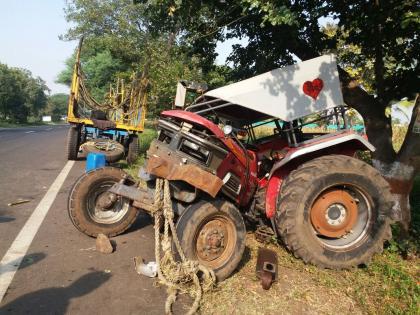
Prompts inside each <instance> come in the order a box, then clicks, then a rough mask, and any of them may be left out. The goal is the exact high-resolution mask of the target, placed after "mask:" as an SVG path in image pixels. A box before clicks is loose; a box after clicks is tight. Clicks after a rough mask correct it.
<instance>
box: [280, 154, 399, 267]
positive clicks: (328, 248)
mask: <svg viewBox="0 0 420 315" xmlns="http://www.w3.org/2000/svg"><path fill="white" fill-rule="evenodd" d="M392 206H393V202H392V198H391V194H390V190H389V186H388V184H387V182H386V181H385V179H384V178H383V177H382V176H381V175H380V173H379V172H378V171H377V170H375V169H374V168H373V167H371V166H370V165H368V164H366V163H364V162H362V161H360V160H357V159H354V158H351V157H348V156H343V155H329V156H324V157H320V158H317V159H314V160H312V161H309V162H307V163H304V164H302V165H301V166H300V167H299V168H297V169H296V170H294V171H292V172H291V173H290V175H289V176H288V177H287V179H286V180H285V181H284V183H283V185H282V187H281V192H280V195H279V199H278V207H277V209H278V210H277V215H276V225H277V229H278V231H279V234H280V235H281V237H282V239H283V241H284V243H285V245H286V246H287V248H288V249H289V250H290V251H291V252H292V253H293V254H294V255H295V256H296V257H300V258H302V259H303V260H304V261H305V262H307V263H311V264H314V265H316V266H319V267H323V268H331V269H347V268H350V267H353V266H358V265H361V264H367V263H369V261H370V260H371V258H372V256H373V255H374V254H375V253H380V252H382V249H383V243H384V241H385V240H388V239H390V237H391V229H390V219H389V213H390V211H391V208H392Z"/></svg>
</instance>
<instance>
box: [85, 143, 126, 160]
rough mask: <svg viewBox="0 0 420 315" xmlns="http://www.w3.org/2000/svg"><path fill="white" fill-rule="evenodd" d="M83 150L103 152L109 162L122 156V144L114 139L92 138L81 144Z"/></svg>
mask: <svg viewBox="0 0 420 315" xmlns="http://www.w3.org/2000/svg"><path fill="white" fill-rule="evenodd" d="M83 150H84V151H85V152H86V155H87V154H88V153H103V154H105V159H106V161H107V162H109V163H114V162H117V161H119V160H120V159H121V158H122V157H123V156H124V146H123V145H122V144H121V143H119V142H117V141H114V140H111V139H106V138H99V139H92V140H89V141H88V142H85V143H84V144H83Z"/></svg>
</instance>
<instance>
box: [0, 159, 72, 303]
mask: <svg viewBox="0 0 420 315" xmlns="http://www.w3.org/2000/svg"><path fill="white" fill-rule="evenodd" d="M73 164H74V161H68V162H67V164H66V165H65V166H64V168H63V169H62V170H61V172H60V174H58V176H57V178H56V179H55V181H54V183H53V184H52V185H51V186H50V188H49V189H48V191H47V193H46V194H45V196H44V198H42V200H41V201H40V202H39V204H38V206H37V207H36V208H35V210H34V212H33V213H32V215H31V216H30V217H29V219H28V221H26V223H25V225H24V227H23V228H22V230H20V232H19V234H18V236H16V239H15V240H14V241H13V243H12V245H11V246H10V248H9V250H8V251H7V253H6V255H4V257H3V259H2V260H1V262H0V303H1V301H2V300H3V297H4V295H5V293H6V291H7V288H8V287H9V285H10V283H11V282H12V280H13V277H14V276H15V273H16V271H17V269H18V268H19V266H20V263H21V262H22V259H23V258H24V257H25V255H26V252H27V251H28V248H29V246H30V245H31V243H32V240H33V239H34V237H35V234H36V233H37V232H38V229H39V227H40V226H41V224H42V221H44V218H45V216H46V215H47V213H48V210H50V207H51V205H52V203H53V202H54V200H55V197H56V196H57V194H58V192H59V191H60V188H61V186H62V185H63V183H64V181H65V179H66V177H67V175H68V174H69V172H70V170H71V168H72V166H73Z"/></svg>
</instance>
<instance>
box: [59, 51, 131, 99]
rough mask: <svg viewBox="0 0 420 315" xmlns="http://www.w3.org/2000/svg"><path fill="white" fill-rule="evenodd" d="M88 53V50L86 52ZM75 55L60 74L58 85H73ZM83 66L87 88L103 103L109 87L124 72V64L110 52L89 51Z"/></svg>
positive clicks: (84, 56) (84, 58)
mask: <svg viewBox="0 0 420 315" xmlns="http://www.w3.org/2000/svg"><path fill="white" fill-rule="evenodd" d="M84 52H86V50H84ZM74 62H75V55H73V56H71V57H70V58H68V59H67V60H66V68H65V69H64V70H63V71H62V72H61V73H59V75H58V78H57V83H62V84H66V85H70V84H71V79H72V75H73V67H74ZM81 65H82V69H83V73H84V75H85V81H86V84H87V87H88V89H89V91H90V93H91V94H92V96H93V97H94V98H95V99H96V100H98V101H99V102H102V101H103V100H104V99H105V97H106V95H107V93H108V91H109V86H110V84H112V83H113V82H114V81H115V79H116V78H117V77H118V74H120V73H121V72H124V70H126V67H124V65H123V62H122V61H121V60H119V59H118V58H115V57H113V56H112V55H111V52H110V51H109V50H103V51H93V52H92V51H89V50H88V49H87V53H84V54H83V55H82V59H81Z"/></svg>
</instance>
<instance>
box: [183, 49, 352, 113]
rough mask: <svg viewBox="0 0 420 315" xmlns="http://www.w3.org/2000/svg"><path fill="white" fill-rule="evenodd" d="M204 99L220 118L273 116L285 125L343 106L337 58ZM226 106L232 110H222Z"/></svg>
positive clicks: (213, 92)
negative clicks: (247, 114) (223, 116)
mask: <svg viewBox="0 0 420 315" xmlns="http://www.w3.org/2000/svg"><path fill="white" fill-rule="evenodd" d="M204 96H205V99H204V101H205V102H206V103H207V102H208V100H214V101H213V102H212V103H211V106H212V107H213V109H214V111H216V112H218V113H220V114H223V113H226V114H232V112H236V115H235V116H240V115H241V113H249V115H250V116H251V117H252V116H254V117H257V116H259V118H262V117H264V116H267V117H270V116H271V117H276V118H280V119H281V120H284V121H292V120H295V119H298V118H301V117H304V116H307V115H310V114H313V113H316V112H320V111H323V110H326V109H330V108H333V107H336V106H341V105H343V104H344V102H343V96H342V94H341V89H340V81H339V78H338V71H337V63H336V60H335V56H334V55H324V56H321V57H318V58H315V59H310V60H307V61H304V62H301V63H298V64H295V65H292V66H288V67H284V68H279V69H275V70H272V71H269V72H266V73H264V74H261V75H258V76H255V77H252V78H250V79H247V80H243V81H240V82H237V83H233V84H230V85H227V86H224V87H221V88H218V89H215V90H211V91H209V92H207V93H205V94H204ZM217 99H218V100H219V101H217V102H216V101H215V100H217ZM223 102H224V103H228V104H229V106H220V104H222V103H223ZM209 105H210V104H209ZM238 105H239V106H241V107H243V108H245V111H242V110H241V109H240V108H238ZM207 106H208V105H207ZM194 107H195V106H194ZM229 107H230V108H229ZM232 107H233V108H232ZM234 108H235V109H234ZM197 109H198V108H197ZM187 110H188V109H187ZM238 110H239V112H238ZM253 113H254V115H253Z"/></svg>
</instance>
